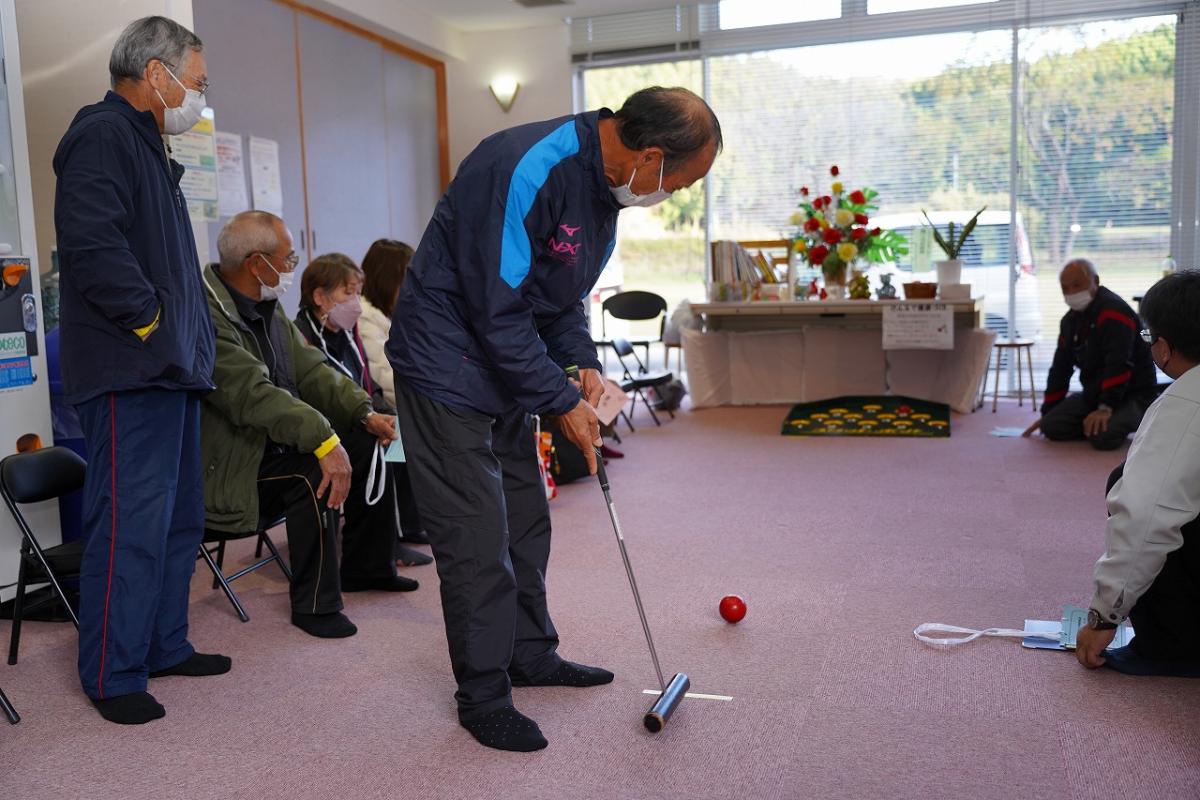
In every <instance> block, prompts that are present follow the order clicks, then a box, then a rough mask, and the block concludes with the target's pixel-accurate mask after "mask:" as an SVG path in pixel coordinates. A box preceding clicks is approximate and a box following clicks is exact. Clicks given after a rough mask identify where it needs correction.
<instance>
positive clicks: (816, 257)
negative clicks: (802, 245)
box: [808, 244, 829, 266]
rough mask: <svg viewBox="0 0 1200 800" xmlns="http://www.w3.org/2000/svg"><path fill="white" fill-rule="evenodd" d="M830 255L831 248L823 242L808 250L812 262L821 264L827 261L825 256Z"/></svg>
mask: <svg viewBox="0 0 1200 800" xmlns="http://www.w3.org/2000/svg"><path fill="white" fill-rule="evenodd" d="M827 255H829V248H828V247H826V246H825V245H823V244H819V245H817V246H816V247H814V248H813V249H811V250H809V251H808V260H809V262H810V263H813V264H816V265H818V266H820V265H821V263H822V262H824V261H825V256H827Z"/></svg>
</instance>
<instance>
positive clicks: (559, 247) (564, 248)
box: [547, 228, 583, 256]
mask: <svg viewBox="0 0 1200 800" xmlns="http://www.w3.org/2000/svg"><path fill="white" fill-rule="evenodd" d="M575 230H579V229H578V228H576V229H575ZM547 244H548V245H549V246H550V249H551V250H553V251H554V252H556V253H570V254H571V255H573V256H577V255H579V248H580V247H583V243H582V242H580V243H579V244H571V243H570V242H560V241H557V240H556V239H554V238H553V237H551V238H550V241H549V242H547Z"/></svg>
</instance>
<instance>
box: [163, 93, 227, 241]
mask: <svg viewBox="0 0 1200 800" xmlns="http://www.w3.org/2000/svg"><path fill="white" fill-rule="evenodd" d="M214 132H215V128H214V126H213V117H212V109H211V108H210V109H205V111H204V116H203V117H201V118H200V121H199V122H197V123H196V124H195V125H194V126H193V127H192V129H191V130H190V131H188V132H187V133H181V134H178V135H176V136H172V137H171V156H172V158H174V159H175V160H176V161H178V162H179V163H180V164H182V165H183V167H184V170H185V172H184V173H183V179H182V180H181V181H180V182H179V188H180V190H181V191H182V192H183V196H184V197H185V198H186V199H187V204H188V214H189V215H190V216H191V218H192V221H193V222H216V221H217V198H218V191H217V144H216V139H215V137H214V136H213V134H214Z"/></svg>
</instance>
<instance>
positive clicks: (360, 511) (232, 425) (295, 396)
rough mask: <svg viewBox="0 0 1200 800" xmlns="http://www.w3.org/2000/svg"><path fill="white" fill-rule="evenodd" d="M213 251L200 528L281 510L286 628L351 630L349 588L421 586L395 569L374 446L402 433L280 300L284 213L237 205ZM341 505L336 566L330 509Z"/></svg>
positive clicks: (242, 523)
mask: <svg viewBox="0 0 1200 800" xmlns="http://www.w3.org/2000/svg"><path fill="white" fill-rule="evenodd" d="M217 249H218V251H219V252H220V256H221V263H220V264H219V265H213V266H210V267H209V268H208V269H206V270H205V273H204V281H205V284H206V285H207V288H208V305H209V309H210V310H211V312H212V318H213V325H214V327H215V329H216V342H217V345H216V361H215V365H214V369H213V382H214V383H216V385H217V388H216V390H215V391H213V392H212V393H210V394H208V395H206V396H205V398H204V404H203V406H202V409H201V418H200V427H201V432H200V440H201V441H200V446H201V453H202V458H203V462H202V463H203V465H204V477H205V481H204V505H205V514H206V524H207V526H208V528H210V529H213V530H218V531H229V532H245V531H253V530H256V529H257V528H258V526H259V525H260V524H262V523H264V522H266V521H268V520H270V519H271V518H272V517H274V516H276V515H278V514H283V515H285V516H286V517H287V535H288V549H289V555H290V560H291V566H292V585H291V600H292V624H294V625H296V626H297V627H299V628H301V629H302V630H304V631H305V632H307V633H310V634H312V635H313V636H320V637H323V638H339V637H344V636H353V635H354V634H355V633H356V632H357V630H358V629H357V628H356V627H355V626H354V624H353V623H351V622H350V620H349V619H347V618H346V616H345V615H344V614H342V613H341V609H342V598H341V593H342V591H347V592H353V591H364V590H370V589H374V590H381V591H411V590H413V589H416V588H417V582H416V581H413V580H409V579H407V578H403V577H400V576H398V575H396V565H395V562H394V561H393V558H392V548H393V543H394V542H395V541H396V536H397V534H398V531H397V529H396V526H397V521H396V515H395V512H394V505H395V504H394V499H393V497H392V492H393V491H394V490H393V488H392V483H391V482H390V481H387V480H386V479H385V478H384V476H386V474H387V473H386V470H385V469H384V467H383V463H382V454H379V453H377V447H376V444H377V443H379V444H383V445H386V444H387V443H388V442H390V441H392V440H393V439H395V438H396V433H395V430H396V421H395V417H391V416H388V415H385V414H377V413H375V412H373V411H372V410H371V398H370V397H368V396H367V394H366V393H365V392H363V391H362V389H360V388H359V387H358V386H356V385H355V384H354V382H353V381H351V380H349V379H347V378H345V377H344V376H342V375H339V374H338V373H336V372H334V371H333V370H331V369H328V368H327V367H326V366H325V356H324V355H323V354H322V353H321V351H320V350H317V349H315V348H313V347H310V346H309V345H308V344H307V343H305V341H304V339H303V338H302V337H301V335H300V332H299V331H297V330H296V326H295V325H293V324H292V322H291V321H290V320H289V319H288V318H287V316H286V315H285V314H284V311H283V309H282V308H280V307H279V303H278V300H279V298H280V297H282V296H283V294H284V293H285V292H286V291H287V287H288V286H290V285H291V282H292V275H293V271H294V270H295V268H296V264H297V262H298V259H297V257H296V254H295V252H294V251H293V250H292V236H291V234H290V233H289V232H288V230H287V227H286V226H285V225H284V224H283V220H281V219H280V218H279V217H276V216H275V215H274V214H268V213H266V212H263V211H246V212H243V213H241V214H238V215H237V216H236V217H234V218H233V219H232V220H230V221H229V224H227V225H226V226H225V227H224V229H222V231H221V235H220V237H219V238H218V240H217ZM374 459H378V461H377V463H376V464H375V466H376V469H374V470H372V469H371V467H372V461H373V460H374ZM372 473H374V474H375V475H376V476H377V480H376V484H375V485H373V486H371V485H368V484H369V483H370V477H371V474H372ZM327 492H328V493H327ZM373 500H375V501H376V502H372V501H373ZM343 503H344V504H345V517H346V519H345V526H344V528H345V530H344V533H343V536H342V566H341V570H340V575H339V570H338V559H337V542H336V531H335V530H332V529H331V526H329V525H327V524H326V522H325V518H326V514H325V513H324V512H325V509H326V508H339V507H342V505H343ZM339 577H340V581H339ZM339 583H340V586H339Z"/></svg>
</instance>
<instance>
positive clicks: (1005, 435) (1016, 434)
mask: <svg viewBox="0 0 1200 800" xmlns="http://www.w3.org/2000/svg"><path fill="white" fill-rule="evenodd" d="M1024 435H1025V429H1024V428H1002V427H997V428H992V436H996V437H998V438H1000V439H1019V438H1020V437H1022V436H1024Z"/></svg>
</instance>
